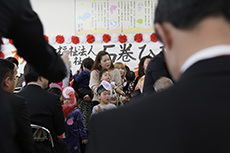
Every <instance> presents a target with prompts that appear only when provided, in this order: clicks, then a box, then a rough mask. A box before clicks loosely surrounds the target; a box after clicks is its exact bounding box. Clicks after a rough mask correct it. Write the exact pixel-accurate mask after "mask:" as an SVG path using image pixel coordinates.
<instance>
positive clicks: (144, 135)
mask: <svg viewBox="0 0 230 153" xmlns="http://www.w3.org/2000/svg"><path fill="white" fill-rule="evenodd" d="M229 67H230V57H229V56H225V57H218V58H212V59H208V60H203V61H199V62H197V63H195V64H194V65H192V66H191V67H190V68H189V69H187V70H186V71H185V72H184V73H183V74H182V76H181V77H180V79H179V80H178V82H177V83H176V84H175V85H174V86H172V87H171V88H169V89H167V90H165V91H163V92H160V93H159V94H154V95H148V96H144V97H143V98H141V99H138V100H136V101H134V102H133V103H131V104H129V105H126V106H124V107H121V108H119V109H114V110H111V111H108V112H104V113H103V112H102V113H100V114H98V115H95V116H92V120H91V122H90V124H91V127H90V129H92V130H91V131H90V135H89V136H90V139H89V151H88V153H108V152H109V153H118V152H119V153H127V152H132V153H141V152H143V153H144V152H145V153H146V152H153V153H185V152H186V153H194V152H202V153H205V152H207V153H217V152H222V153H223V152H230V145H229V144H230V139H229V137H230V130H229V129H230V123H229V119H230V111H229V108H230V96H229V91H230V79H229V78H230V69H229ZM114 144H116V145H118V147H114Z"/></svg>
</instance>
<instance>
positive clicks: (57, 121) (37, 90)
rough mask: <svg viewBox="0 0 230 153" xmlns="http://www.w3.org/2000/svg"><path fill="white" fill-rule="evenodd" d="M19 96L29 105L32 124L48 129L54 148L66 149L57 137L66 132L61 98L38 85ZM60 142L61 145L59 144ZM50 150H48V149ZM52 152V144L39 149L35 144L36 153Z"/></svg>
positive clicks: (27, 87) (29, 86)
mask: <svg viewBox="0 0 230 153" xmlns="http://www.w3.org/2000/svg"><path fill="white" fill-rule="evenodd" d="M19 95H21V96H22V97H24V98H25V99H26V101H27V103H28V110H29V114H30V118H31V123H32V124H37V125H40V126H43V127H45V128H47V129H48V130H49V131H50V132H51V135H52V137H53V140H54V146H55V147H61V149H65V146H63V148H62V146H60V144H62V143H61V141H60V140H59V139H58V138H57V135H61V134H62V133H63V132H64V130H65V123H64V116H63V111H62V107H61V102H60V100H59V97H58V96H56V95H54V94H52V93H49V92H47V91H45V90H43V89H42V88H41V87H40V86H38V85H34V84H31V85H27V86H26V87H25V88H24V89H23V90H22V91H21V92H19ZM59 142H60V144H59ZM47 148H48V149H47ZM44 150H47V151H48V152H50V151H51V150H50V144H45V143H44V145H43V146H40V145H39V147H38V145H37V144H35V151H36V152H42V151H43V152H44Z"/></svg>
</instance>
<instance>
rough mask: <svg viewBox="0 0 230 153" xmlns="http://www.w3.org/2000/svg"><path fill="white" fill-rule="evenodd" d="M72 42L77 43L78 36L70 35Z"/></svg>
mask: <svg viewBox="0 0 230 153" xmlns="http://www.w3.org/2000/svg"><path fill="white" fill-rule="evenodd" d="M71 40H72V43H73V44H78V43H79V42H80V40H79V37H78V36H72V37H71Z"/></svg>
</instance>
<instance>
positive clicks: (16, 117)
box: [0, 59, 33, 153]
mask: <svg viewBox="0 0 230 153" xmlns="http://www.w3.org/2000/svg"><path fill="white" fill-rule="evenodd" d="M0 69H1V74H0V75H1V77H0V82H1V87H2V89H3V90H4V91H6V92H8V93H5V94H6V95H8V103H9V104H10V109H11V111H10V113H11V114H12V115H13V124H14V126H15V135H14V142H15V146H14V149H15V151H19V152H21V153H32V152H33V140H32V130H31V127H30V119H29V113H28V110H27V104H26V102H25V99H23V98H22V97H20V96H18V95H14V94H12V93H13V91H14V85H15V78H16V71H15V65H14V64H13V63H11V62H10V61H7V60H4V59H0Z"/></svg>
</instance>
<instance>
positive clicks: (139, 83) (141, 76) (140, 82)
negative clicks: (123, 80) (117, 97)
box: [135, 55, 152, 93]
mask: <svg viewBox="0 0 230 153" xmlns="http://www.w3.org/2000/svg"><path fill="white" fill-rule="evenodd" d="M151 58H152V57H151V56H149V55H147V56H144V57H142V58H141V61H140V63H139V69H138V77H137V78H136V81H135V90H139V89H140V92H141V93H142V91H143V87H144V80H145V71H146V69H147V66H148V64H149V61H150V60H151Z"/></svg>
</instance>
